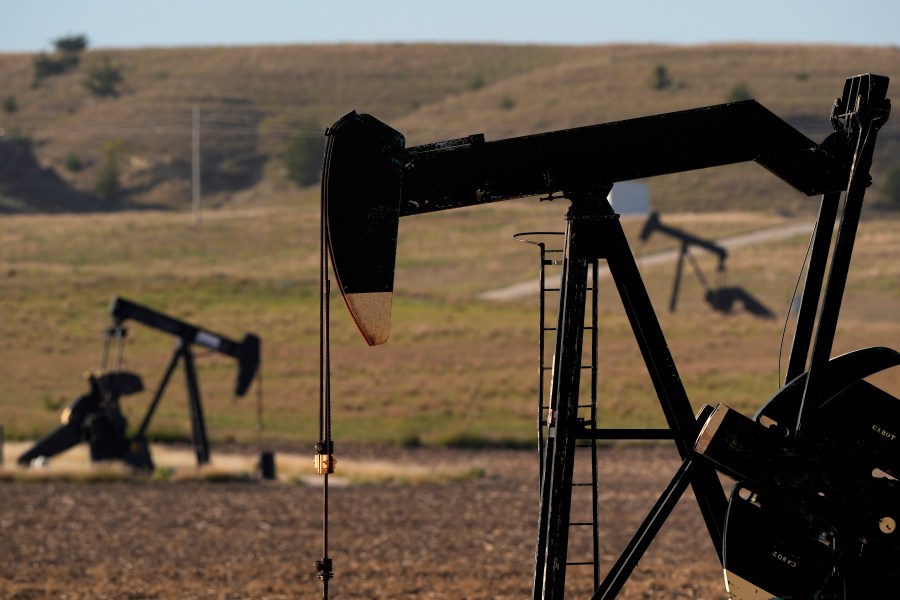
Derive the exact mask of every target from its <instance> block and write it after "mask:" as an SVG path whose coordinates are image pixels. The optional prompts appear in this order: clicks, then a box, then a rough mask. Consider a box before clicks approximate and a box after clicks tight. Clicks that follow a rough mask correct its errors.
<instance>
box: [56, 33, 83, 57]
mask: <svg viewBox="0 0 900 600" xmlns="http://www.w3.org/2000/svg"><path fill="white" fill-rule="evenodd" d="M87 46H88V39H87V36H86V35H84V34H80V35H66V36H63V37H59V38H56V39H55V40H53V47H54V48H56V51H57V52H61V53H63V54H78V53H79V52H82V51H83V50H85V49H86V48H87Z"/></svg>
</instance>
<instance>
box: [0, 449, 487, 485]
mask: <svg viewBox="0 0 900 600" xmlns="http://www.w3.org/2000/svg"><path fill="white" fill-rule="evenodd" d="M31 444H32V442H7V443H6V444H4V447H3V448H2V452H3V456H4V461H5V464H4V465H0V481H21V482H39V481H73V482H82V483H94V482H103V481H118V480H129V481H134V482H141V481H143V482H160V481H171V482H175V483H177V482H186V481H209V482H212V481H250V480H253V479H255V478H257V472H258V461H259V457H258V456H253V455H249V454H247V453H246V452H244V453H240V454H236V453H229V452H227V451H225V452H218V451H215V452H212V453H211V456H210V462H209V464H207V465H203V466H197V459H196V455H195V454H194V452H193V450H192V449H191V448H186V447H173V446H167V445H164V444H153V445H151V448H150V453H151V456H152V457H153V462H154V465H155V467H156V470H155V472H154V474H153V475H152V476H149V477H148V476H143V475H140V474H136V473H134V472H132V471H131V470H130V469H129V468H127V467H126V466H125V465H123V464H121V463H116V462H104V463H91V462H90V456H89V452H88V447H87V445H86V444H80V445H78V446H75V447H74V448H72V449H70V450H68V451H66V452H63V453H62V454H59V455H57V456H54V457H52V458H51V459H50V460H48V461H46V462H44V463H43V464H41V465H35V466H32V468H27V469H25V468H21V467H18V466H15V460H16V458H17V457H18V456H19V455H20V454H22V453H23V452H25V451H26V450H27V449H28V448H29V447H30V446H31ZM312 462H313V461H312V455H311V454H310V455H299V454H295V453H291V452H276V453H275V470H276V474H277V479H278V481H280V482H282V483H289V484H302V485H313V486H321V485H322V477H321V476H319V475H316V474H315V470H314V469H313V466H312ZM483 476H484V469H482V468H479V467H472V466H469V465H467V464H466V463H464V462H462V461H456V462H454V461H443V462H440V463H434V462H429V463H428V464H420V463H417V462H412V461H400V460H396V459H395V460H388V459H383V460H379V459H368V458H350V459H344V458H338V461H337V463H336V468H335V473H334V475H331V476H330V482H331V484H332V485H338V486H343V485H373V484H381V485H383V484H393V485H420V484H425V483H451V482H458V481H466V480H470V479H477V478H479V477H483Z"/></svg>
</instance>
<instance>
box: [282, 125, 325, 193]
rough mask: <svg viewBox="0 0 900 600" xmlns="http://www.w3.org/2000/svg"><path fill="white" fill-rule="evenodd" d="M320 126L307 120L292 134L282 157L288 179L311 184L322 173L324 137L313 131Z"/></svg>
mask: <svg viewBox="0 0 900 600" xmlns="http://www.w3.org/2000/svg"><path fill="white" fill-rule="evenodd" d="M319 130H321V128H320V127H319V126H317V125H315V124H314V123H311V122H307V123H306V124H305V125H302V126H301V131H299V132H298V133H296V134H294V137H292V138H291V141H290V144H288V149H287V153H286V154H285V157H284V162H285V166H286V167H287V171H288V179H290V180H291V181H293V182H294V183H296V184H297V185H300V186H307V185H313V184H314V183H316V182H318V181H319V177H320V176H321V174H322V157H323V155H324V153H325V137H324V136H323V135H321V134H315V133H313V132H315V131H319Z"/></svg>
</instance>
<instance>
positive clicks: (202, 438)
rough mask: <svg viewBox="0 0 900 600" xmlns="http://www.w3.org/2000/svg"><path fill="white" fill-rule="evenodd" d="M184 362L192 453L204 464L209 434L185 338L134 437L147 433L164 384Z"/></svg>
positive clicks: (198, 385)
mask: <svg viewBox="0 0 900 600" xmlns="http://www.w3.org/2000/svg"><path fill="white" fill-rule="evenodd" d="M179 360H181V361H183V362H184V376H185V384H186V386H187V392H188V410H189V411H190V416H191V434H192V438H193V442H194V453H195V454H196V455H197V464H198V465H205V464H207V463H209V436H208V435H207V432H206V420H205V418H204V416H203V403H202V402H201V400H200V383H199V382H198V380H197V370H196V369H195V367H194V353H193V352H192V351H191V347H190V343H189V342H187V341H186V340H182V339H179V340H178V342H177V345H176V347H175V352H173V353H172V359H171V360H170V361H169V364H168V366H167V367H166V371H165V373H164V374H163V377H162V379H161V380H160V382H159V385H158V386H157V388H156V393H154V395H153V400H151V401H150V405H149V406H148V407H147V412H146V413H145V414H144V418H143V420H142V421H141V426H140V427H139V428H138V432H137V434H136V435H135V438H136V439H139V440H142V439H144V438H145V437H146V435H147V429H148V428H149V427H150V421H151V419H152V418H153V415H154V413H155V412H156V408H157V406H159V402H160V400H161V399H162V396H163V392H165V390H166V386H168V385H169V380H170V379H171V378H172V374H173V373H174V372H175V368H176V367H177V366H178V361H179Z"/></svg>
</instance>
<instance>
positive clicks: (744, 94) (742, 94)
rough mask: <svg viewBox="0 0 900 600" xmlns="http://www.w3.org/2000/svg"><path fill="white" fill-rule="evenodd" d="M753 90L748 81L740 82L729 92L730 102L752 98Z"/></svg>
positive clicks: (728, 99)
mask: <svg viewBox="0 0 900 600" xmlns="http://www.w3.org/2000/svg"><path fill="white" fill-rule="evenodd" d="M752 99H753V92H751V91H750V87H749V86H748V85H747V84H746V83H739V84H737V85H736V86H734V87H733V88H731V91H730V92H728V98H727V101H728V102H741V101H742V100H752Z"/></svg>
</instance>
